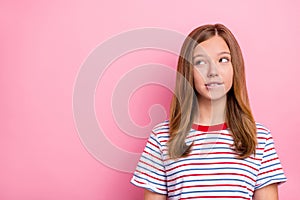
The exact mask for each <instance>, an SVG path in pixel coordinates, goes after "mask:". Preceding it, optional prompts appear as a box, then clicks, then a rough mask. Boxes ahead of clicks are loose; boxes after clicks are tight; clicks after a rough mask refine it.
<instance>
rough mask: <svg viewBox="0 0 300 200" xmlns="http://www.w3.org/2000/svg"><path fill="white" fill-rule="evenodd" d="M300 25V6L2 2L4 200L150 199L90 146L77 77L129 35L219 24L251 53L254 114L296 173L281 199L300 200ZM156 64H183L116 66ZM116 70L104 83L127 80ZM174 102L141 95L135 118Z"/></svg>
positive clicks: (148, 91) (153, 58) (165, 96)
mask: <svg viewBox="0 0 300 200" xmlns="http://www.w3.org/2000/svg"><path fill="white" fill-rule="evenodd" d="M187 2H188V3H187ZM299 19H300V3H299V1H296V0H288V1H287V0H277V1H276V0H265V1H258V0H251V1H250V0H247V1H237V0H226V1H216V0H213V1H199V0H192V1H177V0H173V1H170V0H167V1H140V0H139V1H136V0H134V1H127V2H126V1H116V0H112V1H106V2H104V1H102V2H101V1H78V0H75V1H74V0H73V1H68V0H65V1H58V0H54V1H37V0H36V1H33V0H32V1H1V2H0V20H1V22H0V23H1V31H0V44H1V45H0V66H1V73H0V82H1V83H0V91H1V99H0V109H1V112H0V113H1V114H0V117H1V126H0V134H1V135H0V136H1V138H0V162H1V164H0V177H1V178H0V199H1V200H2V199H3V200H16V199H25V200H27V199H28V200H34V199H39V200H40V199H43V200H50V199H51V200H53V199H73V200H87V199H88V200H100V199H105V200H115V199H124V200H126V199H127V200H135V199H136V200H138V199H142V190H140V189H138V188H136V187H134V186H132V185H131V184H130V183H129V180H130V178H131V174H130V173H124V172H120V171H118V170H114V169H111V168H110V167H107V166H105V165H103V164H102V163H101V162H99V161H97V160H96V159H95V158H94V157H93V156H92V155H91V154H89V153H88V152H87V150H86V148H85V147H84V146H83V145H82V143H81V141H80V138H79V136H78V133H77V131H76V125H75V122H74V120H73V111H72V92H73V87H74V83H75V80H76V76H77V73H78V72H79V70H80V66H81V64H82V63H83V62H84V60H85V59H86V58H87V56H88V55H89V53H90V52H91V51H92V50H93V49H94V48H95V47H96V46H97V45H99V44H100V43H101V42H104V41H105V40H107V39H108V38H110V37H112V36H113V35H115V34H118V33H120V32H124V31H127V30H131V29H134V28H142V27H158V28H163V29H171V30H175V31H178V32H181V33H185V34H187V33H189V32H190V31H191V30H192V29H193V28H195V27H197V26H199V25H201V24H205V23H215V22H221V23H224V24H225V25H226V26H228V27H229V28H230V29H231V30H232V31H233V33H234V34H235V36H236V37H237V39H238V41H239V42H240V45H241V47H242V50H243V53H244V57H245V61H246V67H247V83H248V88H249V94H250V99H251V105H252V109H253V112H254V114H255V117H256V120H257V121H259V122H261V123H263V124H265V125H266V126H267V127H268V128H270V129H271V130H272V133H273V137H274V139H275V143H276V148H277V151H278V154H279V156H280V158H281V161H282V164H283V167H284V169H285V172H286V175H287V177H288V182H287V183H285V184H283V185H281V186H280V187H279V190H280V198H281V199H283V200H285V199H289V200H292V199H299V198H300V195H299V186H300V183H299V180H300V173H299V162H298V159H299V151H300V145H299V139H300V136H299V131H298V129H297V125H299V123H300V120H299V119H300V118H299V117H298V112H299V111H300V109H299V102H300V95H299V89H300V86H299V83H298V82H299V72H300V67H299V63H298V62H299V52H300V37H299V35H300V23H299ZM122 59H123V62H121V61H122ZM149 62H157V63H162V64H165V65H168V66H171V67H173V68H175V67H176V57H175V56H174V55H171V54H169V53H166V52H159V51H151V50H149V51H142V52H135V53H133V54H129V55H127V57H126V56H125V57H124V58H121V59H120V60H118V61H116V62H115V63H114V65H117V64H118V63H119V64H120V65H119V69H120V70H121V71H122V70H123V71H122V72H124V69H125V72H126V70H127V69H129V68H130V67H127V68H126V66H135V65H140V64H145V63H149ZM123 65H124V67H125V68H122V66H123ZM113 69H114V70H117V68H113ZM116 72H117V71H116ZM110 73H111V75H109V74H110ZM110 73H109V72H108V73H107V76H106V78H105V79H104V80H103V81H107V80H109V79H110V76H113V75H116V74H118V73H114V72H110ZM112 78H113V79H114V80H116V79H118V77H112ZM100 84H101V82H100ZM105 90H111V88H110V86H109V82H108V83H107V87H105V88H103V87H98V88H97V91H96V96H95V97H96V99H95V100H96V110H97V113H98V114H99V113H100V112H101V105H100V104H99V102H101V100H100V99H99V98H97V97H99V93H100V92H101V91H105ZM170 96H171V93H170V92H169V91H166V90H165V89H163V88H161V87H157V86H146V87H144V88H141V89H139V90H138V91H137V92H136V93H135V94H134V96H133V97H132V99H131V100H130V103H129V107H130V108H131V109H132V110H131V111H130V112H131V114H132V117H133V119H134V120H135V121H136V123H137V124H142V125H143V124H146V123H147V121H148V120H149V119H148V115H147V110H148V109H149V107H150V106H151V105H152V104H154V103H159V104H161V105H164V106H165V107H166V110H168V104H169V101H170ZM133 105H136V107H135V106H133ZM98 120H99V121H101V120H102V119H98ZM103 120H104V119H103ZM109 120H110V119H107V123H106V125H107V131H106V132H105V133H106V134H107V137H108V138H109V139H110V140H111V141H112V142H113V143H114V144H115V145H116V146H119V147H120V148H122V149H124V150H126V151H131V152H141V151H142V149H143V146H144V144H145V140H144V139H135V138H133V137H128V136H126V135H125V134H124V133H122V131H121V130H110V129H109V127H112V129H113V127H114V126H113V124H110V123H113V122H112V121H109ZM107 153H109V152H107Z"/></svg>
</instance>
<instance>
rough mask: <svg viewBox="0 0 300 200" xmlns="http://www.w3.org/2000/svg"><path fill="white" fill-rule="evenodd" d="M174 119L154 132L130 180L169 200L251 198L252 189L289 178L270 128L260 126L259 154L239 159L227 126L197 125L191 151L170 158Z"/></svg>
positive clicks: (188, 141) (190, 137)
mask: <svg viewBox="0 0 300 200" xmlns="http://www.w3.org/2000/svg"><path fill="white" fill-rule="evenodd" d="M168 124H169V122H168V121H165V122H163V123H161V124H158V125H157V126H156V127H155V128H154V129H153V131H152V133H151V135H150V137H149V139H148V142H147V144H146V147H145V149H144V152H143V153H142V156H141V158H140V161H139V163H138V165H137V168H136V171H135V172H134V175H133V178H132V179H131V183H133V184H134V185H136V186H138V187H142V188H145V189H148V190H150V191H153V192H156V193H159V194H163V195H166V196H167V197H168V199H171V200H172V199H181V200H183V199H218V200H229V199H252V196H253V192H254V191H255V190H257V189H259V188H262V187H264V186H266V185H269V184H272V183H281V182H285V181H286V177H285V175H284V172H283V169H282V167H281V163H280V161H279V158H278V156H277V153H276V150H275V148H274V142H273V139H272V135H271V133H270V131H269V130H268V129H267V128H265V127H264V126H263V125H261V124H256V127H257V140H258V145H257V148H256V154H255V155H251V156H249V157H248V158H246V159H238V158H236V156H237V154H236V152H235V151H234V146H233V144H234V143H233V138H232V136H231V132H230V130H229V129H228V128H227V126H226V124H219V125H215V126H201V125H193V126H192V129H191V131H190V132H189V134H188V136H187V138H186V143H187V144H188V145H189V144H191V143H192V142H194V143H193V146H192V148H191V152H190V154H189V155H188V156H187V157H185V158H179V159H176V160H173V159H169V158H168V149H167V141H168V139H169V126H168Z"/></svg>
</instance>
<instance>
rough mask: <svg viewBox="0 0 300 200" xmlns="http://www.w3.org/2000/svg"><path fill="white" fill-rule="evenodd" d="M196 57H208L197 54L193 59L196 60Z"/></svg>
mask: <svg viewBox="0 0 300 200" xmlns="http://www.w3.org/2000/svg"><path fill="white" fill-rule="evenodd" d="M196 57H206V56H205V55H203V54H197V55H195V56H193V59H194V58H196Z"/></svg>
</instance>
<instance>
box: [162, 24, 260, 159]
mask: <svg viewBox="0 0 300 200" xmlns="http://www.w3.org/2000/svg"><path fill="white" fill-rule="evenodd" d="M215 35H218V36H220V37H222V38H223V39H224V41H225V42H226V43H227V45H228V47H229V50H230V53H231V62H232V66H233V84H232V87H231V89H230V90H229V92H228V93H227V105H226V124H227V126H228V127H229V128H230V130H231V132H232V137H233V140H234V147H235V151H236V152H237V154H238V158H246V157H248V156H250V155H251V154H252V153H255V149H256V145H257V139H256V125H255V121H254V118H253V115H252V112H251V109H250V105H249V99H248V94H247V88H246V80H245V69H244V60H243V56H242V52H241V49H240V46H239V44H238V42H237V40H236V39H235V37H234V35H233V34H232V33H231V31H230V30H229V29H228V28H226V27H225V26H224V25H222V24H215V25H204V26H200V27H198V28H196V29H194V30H193V31H192V32H191V33H190V34H189V35H188V37H187V38H186V39H185V41H184V43H183V45H182V48H181V52H180V56H179V59H178V65H177V77H176V86H175V91H174V95H173V99H172V103H171V107H170V123H169V128H170V139H169V141H168V148H169V149H168V154H169V157H170V158H172V159H175V158H180V157H185V156H187V155H188V154H189V152H190V149H191V146H192V145H190V146H187V145H186V143H185V139H186V136H187V134H188V133H189V131H190V129H191V127H192V124H193V121H194V116H195V114H196V113H197V112H198V103H197V98H196V95H195V93H196V92H195V91H196V90H195V88H194V83H193V65H192V62H191V61H192V53H193V50H194V48H195V46H196V45H197V44H199V43H201V42H203V41H205V40H208V39H209V38H211V37H213V36H215Z"/></svg>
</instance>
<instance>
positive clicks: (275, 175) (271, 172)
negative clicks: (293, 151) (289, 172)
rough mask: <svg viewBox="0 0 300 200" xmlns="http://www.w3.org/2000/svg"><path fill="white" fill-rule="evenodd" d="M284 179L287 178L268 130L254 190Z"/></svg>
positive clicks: (281, 181)
mask: <svg viewBox="0 0 300 200" xmlns="http://www.w3.org/2000/svg"><path fill="white" fill-rule="evenodd" d="M286 180H287V178H286V176H285V174H284V171H283V169H282V166H281V163H280V160H279V158H278V155H277V152H276V150H275V145H274V140H273V138H272V135H271V133H270V132H268V134H267V138H266V143H265V147H264V153H263V157H262V161H261V165H260V169H259V172H258V176H257V180H256V185H255V190H257V189H260V188H262V187H265V186H267V185H270V184H273V183H283V182H285V181H286Z"/></svg>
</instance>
